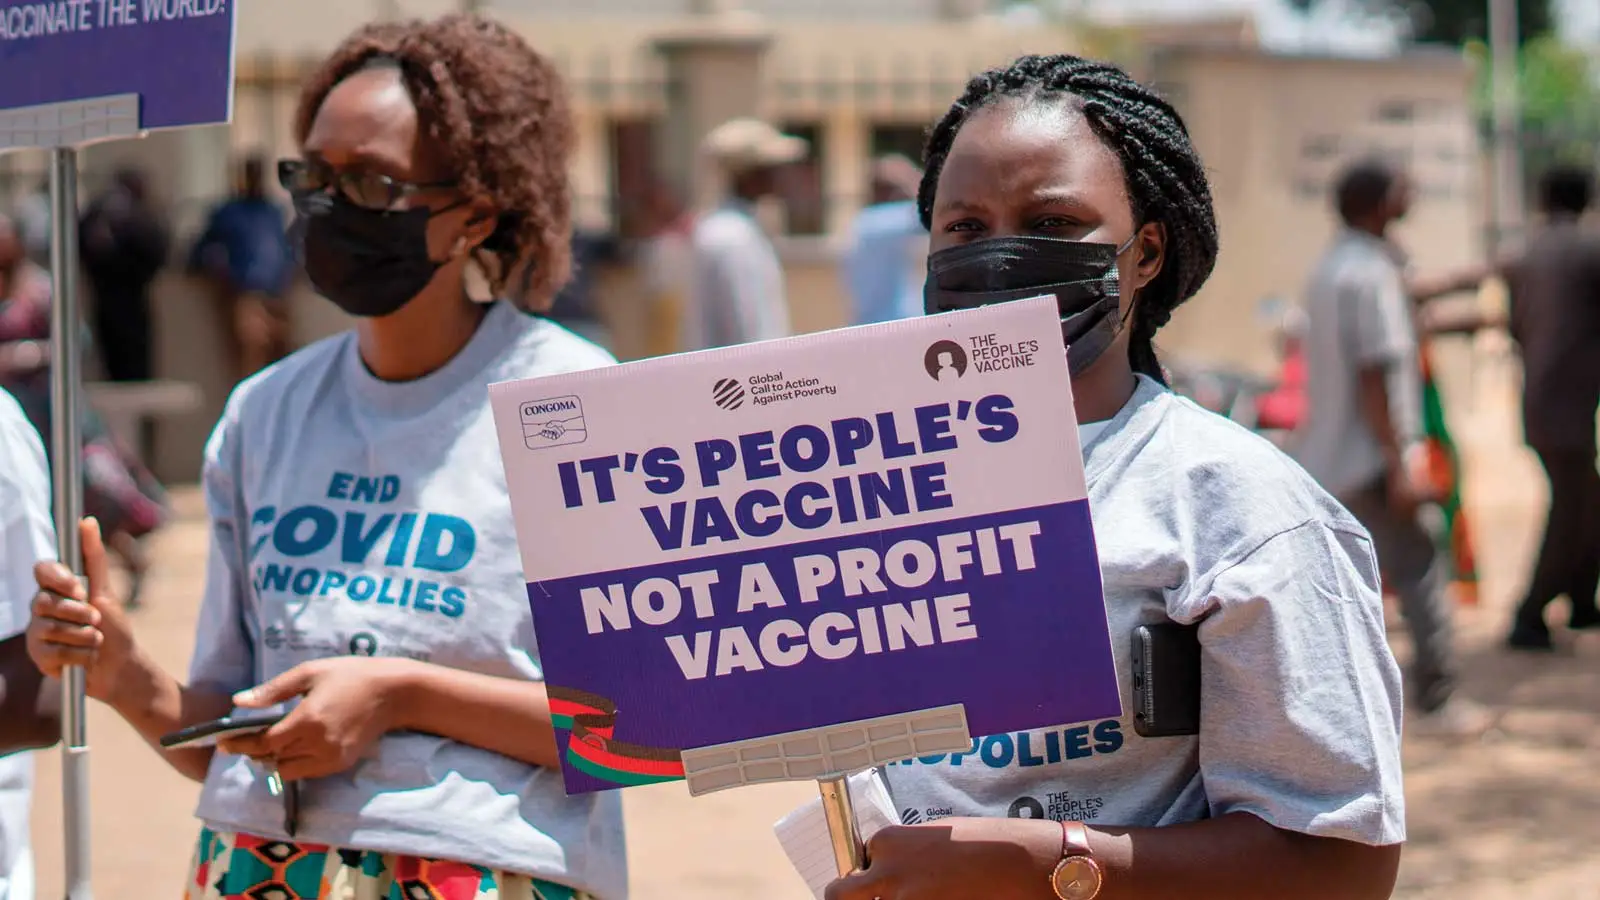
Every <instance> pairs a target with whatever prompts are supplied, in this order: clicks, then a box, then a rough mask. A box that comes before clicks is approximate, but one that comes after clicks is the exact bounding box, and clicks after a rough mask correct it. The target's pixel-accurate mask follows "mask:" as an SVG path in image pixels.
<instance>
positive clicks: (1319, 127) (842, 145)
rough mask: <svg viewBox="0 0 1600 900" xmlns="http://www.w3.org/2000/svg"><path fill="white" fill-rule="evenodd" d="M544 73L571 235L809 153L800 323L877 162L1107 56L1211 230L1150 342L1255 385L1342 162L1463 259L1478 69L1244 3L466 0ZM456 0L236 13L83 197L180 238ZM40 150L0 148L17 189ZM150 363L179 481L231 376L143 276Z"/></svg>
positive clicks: (621, 306)
mask: <svg viewBox="0 0 1600 900" xmlns="http://www.w3.org/2000/svg"><path fill="white" fill-rule="evenodd" d="M481 5H483V6H486V7H487V8H488V9H489V10H490V11H491V12H492V13H493V14H495V15H498V16H500V17H501V18H502V19H504V20H505V21H507V22H508V23H510V24H512V25H513V26H514V27H517V28H519V29H520V30H522V31H523V33H525V34H526V35H527V36H528V38H529V40H530V41H531V42H532V43H533V44H534V45H535V46H537V47H538V48H539V49H540V50H541V51H543V52H545V53H546V54H548V55H549V56H551V58H552V59H553V60H554V61H555V62H556V64H557V65H558V66H559V67H560V69H561V70H562V72H563V73H564V74H565V75H566V77H567V80H568V85H569V88H570V90H571V91H572V94H573V98H574V111H575V115H576V117H577V124H578V131H579V135H580V146H579V151H578V154H577V158H576V159H575V161H574V164H573V172H572V176H573V184H574V188H575V191H576V194H577V198H576V199H577V207H576V208H577V217H578V223H579V225H580V227H582V228H585V229H588V230H591V231H597V232H609V233H614V234H617V235H620V236H622V237H623V238H629V237H635V236H643V235H645V234H647V233H649V230H650V228H651V227H652V223H651V216H652V210H651V208H650V206H651V204H650V199H651V198H652V197H654V196H656V195H658V194H659V189H658V185H668V186H670V187H671V188H672V189H674V190H675V191H679V192H681V193H682V194H683V195H684V196H686V197H689V198H692V199H694V200H698V201H701V202H703V201H705V200H706V199H707V198H709V197H711V196H713V195H714V194H715V187H716V186H715V185H714V184H713V183H711V181H710V178H711V177H712V175H711V173H710V172H709V171H708V170H706V169H705V168H703V167H701V166H699V165H697V160H696V158H695V155H694V148H695V147H696V146H697V145H698V144H699V141H700V138H701V137H703V136H704V134H705V133H706V132H708V131H709V130H710V129H711V128H713V127H715V126H716V125H718V124H720V123H721V122H723V121H726V120H728V119H730V118H734V117H736V116H741V115H758V116H761V117H762V118H765V119H767V120H768V121H771V122H773V123H775V124H777V125H779V126H780V127H781V128H783V129H784V130H786V131H788V132H789V133H792V134H796V135H799V136H802V137H804V138H806V139H807V140H808V142H809V143H810V145H811V147H812V152H811V156H810V157H809V158H808V159H807V160H806V163H805V165H804V166H803V167H802V170H801V172H800V173H799V177H797V178H795V179H794V180H793V183H792V184H790V185H789V186H788V189H787V190H786V192H785V196H784V198H783V202H782V203H781V204H779V205H778V206H777V207H776V208H774V209H772V210H769V211H768V212H770V213H771V214H772V217H773V221H772V224H773V226H774V227H775V228H776V229H777V230H778V231H780V232H781V233H782V235H783V237H782V238H781V239H780V240H779V248H780V252H781V254H782V256H783V259H784V263H785V270H786V271H785V274H786V280H787V283H788V284H787V289H788V296H789V301H790V307H791V310H792V312H793V318H794V326H795V328H796V329H797V330H799V331H813V330H818V329H823V328H830V327H836V326H838V325H841V324H843V323H845V322H846V321H847V317H848V313H847V310H848V301H847V299H846V298H845V297H844V296H843V295H842V292H841V290H840V288H839V284H840V282H839V277H838V274H837V268H836V258H837V241H838V239H839V238H840V237H841V236H842V235H843V233H844V231H845V229H846V227H847V226H848V223H849V222H850V221H851V219H852V217H853V216H854V215H855V213H856V212H857V211H858V210H859V209H860V207H861V206H862V205H863V204H864V203H865V202H866V199H867V197H866V192H867V188H868V177H867V176H868V170H869V167H870V164H871V161H872V159H874V158H875V157H877V156H879V155H882V154H884V153H892V152H898V153H903V154H906V155H908V156H912V157H913V158H918V157H920V151H921V144H922V136H923V133H924V131H925V129H926V128H927V126H928V125H929V124H930V123H931V122H932V121H933V120H934V119H935V118H936V117H938V116H939V115H941V114H942V113H943V112H944V111H945V109H946V108H947V106H948V105H949V103H950V101H951V100H953V99H954V98H955V97H956V96H957V95H958V94H959V93H960V91H961V89H962V87H963V86H964V84H965V82H966V80H967V79H968V77H969V76H970V75H972V74H973V73H975V72H977V71H979V70H981V69H983V68H986V67H988V66H992V65H996V64H1001V63H1005V62H1008V61H1009V60H1011V59H1012V58H1014V57H1016V56H1018V55H1020V54H1023V53H1050V52H1063V51H1066V52H1078V53H1085V54H1090V55H1099V56H1109V57H1112V58H1115V59H1117V60H1119V61H1121V62H1123V63H1124V64H1126V65H1128V66H1129V67H1130V68H1132V69H1134V70H1135V71H1136V72H1137V73H1139V74H1140V75H1141V76H1143V77H1145V78H1147V79H1149V80H1154V81H1156V82H1158V83H1159V84H1160V85H1161V86H1162V87H1163V88H1165V89H1166V90H1167V91H1168V92H1169V94H1171V95H1172V96H1173V98H1174V99H1175V101H1176V103H1177V105H1178V106H1179V107H1180V108H1181V109H1182V110H1183V111H1184V112H1185V114H1186V116H1187V118H1188V120H1189V123H1190V125H1191V128H1192V130H1193V131H1194V134H1195V138H1196V141H1197V143H1198V144H1199V146H1200V149H1201V150H1202V152H1203V153H1204V154H1205V156H1206V158H1207V160H1208V161H1209V164H1210V166H1211V168H1212V172H1213V177H1214V179H1215V183H1216V188H1217V194H1218V207H1219V213H1220V216H1221V220H1222V221H1221V224H1222V228H1223V251H1222V257H1221V260H1220V263H1219V268H1218V272H1217V275H1216V277H1215V278H1214V279H1213V281H1212V282H1211V284H1210V285H1209V286H1208V287H1207V289H1206V291H1205V293H1204V295H1203V296H1202V297H1201V298H1200V300H1199V302H1198V303H1197V304H1196V305H1195V306H1194V307H1193V308H1192V309H1190V310H1185V311H1182V312H1180V314H1179V316H1178V317H1177V318H1176V319H1175V321H1174V324H1173V325H1172V326H1170V327H1169V328H1168V329H1165V330H1163V332H1162V343H1163V346H1164V349H1165V350H1166V351H1167V352H1169V353H1173V354H1181V355H1183V356H1186V357H1189V358H1192V359H1195V360H1198V361H1205V362H1214V363H1227V364H1234V365H1241V366H1246V367H1250V368H1255V369H1258V370H1261V371H1267V370H1269V369H1270V368H1271V367H1272V362H1273V360H1272V355H1273V346H1274V345H1273V334H1272V332H1271V330H1270V329H1268V328H1264V327H1262V326H1260V325H1259V324H1258V323H1257V320H1256V305H1257V303H1258V302H1259V300H1260V299H1261V298H1263V297H1266V296H1270V295H1282V296H1297V295H1298V294H1299V291H1300V287H1301V282H1302V281H1303V279H1304V277H1305V272H1306V271H1307V269H1308V267H1309V266H1310V264H1311V261H1312V259H1313V257H1314V254H1315V253H1316V251H1317V249H1318V248H1319V247H1321V246H1322V245H1323V244H1324V243H1325V238H1326V236H1327V235H1326V229H1327V227H1328V226H1327V220H1328V218H1329V217H1328V216H1327V215H1326V200H1325V196H1324V194H1325V191H1324V188H1325V182H1326V179H1327V177H1328V173H1330V172H1332V171H1333V170H1334V169H1335V168H1336V167H1337V165H1338V164H1339V163H1340V162H1341V161H1342V160H1344V159H1347V158H1349V157H1350V156H1351V155H1354V154H1359V153H1366V152H1371V151H1374V150H1383V151H1386V152H1394V153H1400V154H1404V155H1406V156H1407V158H1409V159H1410V160H1412V162H1413V164H1414V165H1415V166H1416V167H1417V168H1418V174H1419V178H1420V180H1421V181H1422V182H1423V184H1424V189H1425V191H1426V194H1425V195H1424V196H1423V197H1422V198H1420V202H1419V204H1418V206H1417V210H1416V213H1415V215H1414V217H1413V221H1411V222H1410V223H1408V228H1407V232H1408V233H1407V234H1406V238H1407V241H1408V246H1409V247H1410V248H1411V249H1412V252H1413V254H1414V255H1415V256H1416V258H1417V259H1418V261H1419V262H1420V263H1421V264H1423V265H1424V266H1431V265H1441V266H1443V265H1449V264H1452V263H1458V262H1464V261H1466V260H1469V259H1472V258H1475V257H1476V256H1477V255H1478V253H1479V248H1480V244H1481V241H1480V235H1481V225H1482V222H1483V214H1482V197H1481V194H1482V190H1481V188H1480V184H1481V182H1482V172H1483V167H1482V165H1481V164H1480V163H1479V161H1478V160H1479V151H1478V147H1477V143H1476V134H1475V131H1474V130H1473V127H1472V123H1471V119H1470V112H1469V92H1470V80H1471V79H1470V75H1471V73H1470V71H1469V70H1468V67H1467V65H1466V63H1465V62H1464V61H1463V60H1462V59H1461V58H1460V57H1459V56H1454V55H1445V56H1434V55H1405V56H1393V57H1388V58H1379V59H1335V58H1310V57H1285V56H1279V55H1273V54H1270V53H1268V52H1266V51H1264V50H1263V49H1262V48H1261V46H1260V43H1259V40H1258V35H1257V33H1256V28H1255V26H1254V22H1253V20H1252V19H1251V18H1249V17H1248V16H1240V15H1237V14H1234V15H1227V16H1220V17H1211V18H1195V17H1193V16H1186V17H1184V18H1182V19H1171V18H1166V19H1162V18H1156V19H1150V20H1142V21H1126V20H1123V21H1118V22H1116V23H1113V24H1097V23H1095V22H1089V21H1081V20H1076V21H1074V20H1056V21H1045V22H1043V23H1042V24H1041V23H1040V22H1037V21H1034V22H1028V21H1025V20H1024V21H1021V22H1019V21H1017V19H1016V17H1014V16H1008V15H1004V14H1000V10H999V7H1000V6H1001V4H998V3H992V2H987V0H873V2H861V0H585V2H583V3H581V4H574V3H571V2H570V0H499V2H491V3H486V4H481ZM462 6H463V4H462V3H461V2H459V0H387V2H385V0H339V2H337V3H330V2H328V0H240V2H239V23H238V35H239V39H238V47H239V57H238V63H237V72H238V91H237V95H236V101H235V107H234V121H233V125H232V126H231V127H230V128H213V129H197V130H193V131H187V132H179V133H173V134H158V135H153V136H151V137H149V138H147V139H145V140H143V141H134V142H122V143H118V144H110V145H103V146H99V147H95V148H91V150H90V151H88V152H87V153H86V154H85V165H86V172H85V180H86V182H87V184H86V189H88V188H91V187H92V185H93V184H94V182H95V180H96V179H97V178H99V177H101V176H102V174H103V173H108V172H109V171H110V170H111V168H112V167H114V166H115V165H117V164H118V163H122V162H128V161H133V162H138V163H140V164H142V165H143V166H144V167H145V168H146V170H147V171H150V172H151V174H152V180H153V182H154V187H155V190H156V193H157V194H158V195H159V196H162V197H165V198H166V199H167V201H168V203H169V212H170V216H171V220H172V221H173V222H174V224H175V225H176V226H177V228H178V229H179V234H180V238H179V241H178V244H179V246H186V240H187V239H188V236H189V235H192V233H193V229H195V228H197V227H198V225H199V220H200V217H201V215H202V214H203V211H204V209H205V208H206V207H207V206H208V205H209V204H210V203H212V202H213V201H214V200H215V199H216V198H218V197H219V196H221V195H223V194H224V193H225V192H226V190H227V187H228V184H229V182H228V175H229V168H228V163H229V160H230V159H232V158H234V157H235V156H237V155H240V154H245V153H250V152H254V151H264V152H266V153H268V154H270V155H283V154H288V153H292V152H293V149H294V146H293V143H294V142H293V138H292V135H291V134H290V133H289V130H290V120H291V115H292V113H293V109H294V105H295V102H296V98H297V95H298V86H299V83H300V81H301V79H302V78H303V77H304V75H305V73H306V72H307V70H308V69H309V68H310V67H311V66H313V65H315V63H316V62H317V61H318V60H319V59H320V58H321V57H322V56H323V55H324V54H326V53H327V52H328V51H329V50H331V49H332V47H333V46H334V44H335V43H336V42H337V41H338V40H339V39H340V38H342V37H343V36H344V35H345V34H347V33H348V32H349V31H351V30H352V29H354V28H355V27H357V26H358V25H360V24H361V23H362V22H364V21H367V20H370V19H372V18H375V17H383V16H407V15H417V16H432V15H437V14H440V13H443V12H446V11H449V10H451V9H457V8H461V7H462ZM40 171H42V159H39V158H30V157H26V155H22V156H17V157H8V158H0V185H3V186H4V187H5V188H6V190H7V194H8V196H11V197H14V198H18V199H20V197H21V196H22V195H23V194H24V193H25V192H26V191H27V190H29V189H32V188H33V187H35V186H36V185H37V183H38V173H39V172H40ZM597 274H598V277H597V278H596V281H595V284H594V285H593V289H594V297H595V301H596V303H597V306H598V308H599V310H600V313H601V315H602V317H603V318H604V319H605V324H606V327H607V330H608V332H609V333H610V335H611V340H612V345H613V347H614V348H615V349H616V351H617V352H618V353H619V355H621V356H624V357H629V356H635V355H642V354H643V353H645V352H646V351H647V350H648V349H650V348H652V347H654V346H657V345H658V339H659V336H655V337H656V338H657V340H655V341H653V340H652V338H653V336H652V335H651V334H650V333H649V329H650V328H651V327H652V325H651V323H652V322H657V321H659V317H656V316H651V315H650V314H649V311H648V309H647V304H646V303H644V302H643V301H642V300H641V299H640V298H641V297H642V296H644V292H643V291H641V290H640V288H639V287H638V284H637V281H636V279H635V276H634V273H633V272H631V271H630V269H629V268H628V267H626V266H623V267H611V268H609V269H608V270H607V271H605V272H603V273H597ZM156 306H157V316H158V319H159V320H160V321H159V322H158V334H157V342H156V343H157V354H158V356H159V358H160V362H159V363H158V372H159V374H161V375H163V376H165V377H176V378H183V379H187V380H192V381H196V382H198V383H200V384H202V385H203V386H205V388H206V394H207V397H208V403H207V408H206V409H205V410H203V411H202V412H201V413H198V414H196V415H195V416H193V417H192V420H183V421H174V422H172V423H170V425H169V426H167V427H165V428H163V429H162V444H161V451H162V452H160V454H159V457H158V466H159V468H160V470H161V472H160V474H161V475H162V476H163V477H165V478H168V479H173V480H181V479H190V478H193V477H194V473H195V472H196V471H198V460H199V453H200V448H201V446H202V444H203V441H204V437H205V434H206V430H207V429H208V428H209V426H210V424H211V421H212V420H213V419H214V417H215V415H216V413H217V412H218V411H219V410H220V408H221V403H222V401H223V400H224V399H225V395H226V391H227V389H228V387H229V385H228V384H227V382H226V377H225V375H224V373H225V372H226V371H227V366H226V365H225V362H224V361H223V360H222V359H221V358H220V356H219V355H218V354H219V353H220V348H215V349H213V348H208V347H204V346H201V345H203V344H205V343H206V341H205V336H206V335H209V334H212V333H214V330H213V327H212V326H211V324H210V323H209V322H207V321H206V320H205V317H206V316H208V315H210V313H209V312H208V311H207V310H206V309H205V308H204V307H203V300H202V298H201V297H200V295H199V294H198V292H197V291H196V290H195V289H194V287H193V286H191V285H188V284H186V283H185V282H184V280H183V279H182V278H181V277H180V276H177V275H172V276H169V277H168V278H167V279H166V282H165V283H164V284H163V285H162V286H161V287H160V288H158V291H157V298H156ZM294 320H295V327H296V331H297V333H296V339H297V341H298V342H302V343H303V342H305V341H307V340H310V339H313V338H315V337H317V336H320V335H322V334H326V333H328V332H330V331H332V330H335V329H337V328H339V327H342V326H343V325H344V324H345V323H344V321H343V319H342V318H341V316H340V314H339V313H338V312H337V311H336V310H335V309H334V308H333V307H332V306H331V305H330V304H326V303H320V302H317V301H316V299H315V298H313V297H309V296H304V295H302V296H300V297H298V298H297V299H296V300H295V316H294Z"/></svg>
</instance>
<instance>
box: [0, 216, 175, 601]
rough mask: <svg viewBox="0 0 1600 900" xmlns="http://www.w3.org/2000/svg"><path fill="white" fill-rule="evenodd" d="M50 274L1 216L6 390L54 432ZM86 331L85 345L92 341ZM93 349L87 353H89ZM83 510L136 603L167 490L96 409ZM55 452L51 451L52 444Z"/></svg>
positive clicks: (2, 376) (87, 413)
mask: <svg viewBox="0 0 1600 900" xmlns="http://www.w3.org/2000/svg"><path fill="white" fill-rule="evenodd" d="M51 305H52V304H51V288H50V275H49V273H47V272H45V270H44V269H41V268H40V267H39V266H37V265H35V264H34V263H33V262H32V261H31V260H29V259H28V258H27V256H26V255H25V254H24V253H23V250H22V245H21V243H20V241H19V240H18V237H17V232H16V228H15V227H14V226H13V225H12V223H11V220H10V219H6V218H4V217H0V388H4V389H5V390H7V391H9V392H10V393H11V394H12V396H14V397H15V398H16V400H17V403H19V404H20V405H21V407H22V410H23V412H24V413H25V414H26V415H27V417H28V421H29V422H31V423H32V424H33V427H34V428H35V429H37V430H38V432H39V434H41V435H44V436H45V440H46V446H47V447H49V444H48V436H49V435H50V434H51V430H50V429H51V421H52V418H53V411H52V410H51V407H50V308H51ZM87 338H88V335H87V334H85V344H89V343H90V342H89V341H88V340H87ZM87 349H88V348H87V347H86V348H85V352H87ZM80 416H81V426H80V427H81V429H82V430H81V432H80V439H81V441H82V444H81V450H82V453H83V482H84V484H83V508H84V511H85V512H86V513H88V514H89V515H92V516H95V517H97V518H99V519H100V522H101V524H102V526H103V527H104V529H105V534H106V541H107V543H109V544H110V546H111V548H112V549H113V550H114V551H115V552H116V554H117V556H118V557H119V558H120V559H121V560H122V563H123V565H125V566H126V567H127V569H128V574H129V576H130V577H131V579H132V587H131V588H130V592H129V595H128V601H129V603H130V604H135V605H136V604H137V603H138V601H139V589H140V587H141V586H142V585H143V582H144V576H145V573H146V572H147V571H148V570H149V559H148V557H147V555H146V553H145V550H144V546H143V544H142V543H141V539H142V538H144V537H145V536H146V535H148V534H150V533H151V532H153V531H155V530H156V529H157V528H159V527H161V525H162V524H163V523H164V522H165V521H166V519H167V509H166V493H165V491H163V490H162V488H161V484H160V483H159V482H157V481H156V479H155V476H153V475H151V474H150V472H149V471H147V470H146V469H145V467H144V465H143V464H142V463H141V462H140V461H139V458H138V456H137V455H135V454H134V453H133V452H132V451H131V450H130V449H129V448H127V447H124V446H122V444H121V443H120V442H118V441H117V440H116V438H115V436H114V435H112V433H111V432H110V430H109V429H107V428H106V427H105V424H104V423H103V422H102V421H101V420H100V417H99V416H98V415H96V414H95V412H94V410H93V409H90V408H88V407H87V406H86V407H84V408H83V409H82V411H81V413H80ZM49 449H50V452H52V453H54V449H55V448H53V447H49Z"/></svg>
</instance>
